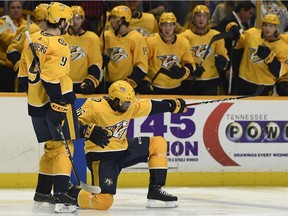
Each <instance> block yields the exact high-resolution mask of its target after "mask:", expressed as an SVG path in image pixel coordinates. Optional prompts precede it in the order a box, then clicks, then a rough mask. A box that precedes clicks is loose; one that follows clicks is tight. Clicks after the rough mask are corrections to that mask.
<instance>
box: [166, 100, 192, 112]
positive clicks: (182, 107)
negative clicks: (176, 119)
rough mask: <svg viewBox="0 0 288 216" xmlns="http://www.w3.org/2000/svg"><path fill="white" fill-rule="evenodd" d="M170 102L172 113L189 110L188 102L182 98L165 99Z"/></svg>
mask: <svg viewBox="0 0 288 216" xmlns="http://www.w3.org/2000/svg"><path fill="white" fill-rule="evenodd" d="M162 101H166V102H168V103H169V104H170V112H171V113H185V112H187V107H186V102H185V101H184V100H183V99H181V98H176V99H165V100H162Z"/></svg>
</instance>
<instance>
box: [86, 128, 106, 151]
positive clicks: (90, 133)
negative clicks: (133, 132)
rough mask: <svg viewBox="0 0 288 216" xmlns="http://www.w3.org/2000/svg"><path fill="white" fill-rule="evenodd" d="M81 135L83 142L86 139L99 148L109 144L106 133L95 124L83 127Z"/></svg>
mask: <svg viewBox="0 0 288 216" xmlns="http://www.w3.org/2000/svg"><path fill="white" fill-rule="evenodd" d="M83 135H84V139H85V140H87V139H88V140H90V141H91V142H92V143H94V144H95V145H97V146H100V147H101V148H105V146H107V145H108V144H109V142H110V141H109V137H108V132H107V131H106V130H104V129H102V128H101V127H98V126H96V125H95V124H89V125H85V126H84V130H83Z"/></svg>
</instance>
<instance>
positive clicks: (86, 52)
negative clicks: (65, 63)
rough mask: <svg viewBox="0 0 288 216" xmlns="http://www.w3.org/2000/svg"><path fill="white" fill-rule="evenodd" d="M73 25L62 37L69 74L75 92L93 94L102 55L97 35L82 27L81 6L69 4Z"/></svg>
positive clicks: (101, 75) (100, 69)
mask: <svg viewBox="0 0 288 216" xmlns="http://www.w3.org/2000/svg"><path fill="white" fill-rule="evenodd" d="M71 9H72V11H73V25H72V26H71V27H69V29H68V31H67V33H66V34H65V35H63V38H64V39H65V40H66V42H67V43H68V44H69V47H70V52H71V69H70V73H69V76H70V77H71V79H72V81H73V89H74V92H75V93H82V94H93V93H97V92H96V88H97V87H98V86H99V83H100V82H101V81H102V78H103V72H102V56H101V51H100V42H99V38H98V36H97V35H96V34H95V33H94V32H91V31H86V30H84V29H83V28H82V24H83V23H84V21H85V12H84V10H83V8H82V7H81V6H78V5H73V6H71Z"/></svg>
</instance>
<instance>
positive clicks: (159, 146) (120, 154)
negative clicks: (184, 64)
mask: <svg viewBox="0 0 288 216" xmlns="http://www.w3.org/2000/svg"><path fill="white" fill-rule="evenodd" d="M186 110H187V108H186V103H185V101H184V100H183V99H180V98H179V99H166V100H162V101H153V100H150V99H141V100H136V99H135V92H134V89H133V88H132V86H131V85H130V84H128V83H127V82H125V81H123V80H119V81H116V82H114V83H113V84H112V85H111V86H110V87H109V95H108V97H107V96H102V97H94V98H90V99H88V100H87V101H86V102H85V103H84V104H83V105H82V107H81V108H79V109H78V110H77V113H78V116H79V118H78V119H79V122H80V124H83V125H85V124H86V125H87V124H90V125H89V129H88V130H87V131H86V134H87V136H86V137H89V136H90V135H89V134H90V131H91V130H93V128H94V127H95V126H96V125H97V126H98V127H101V128H103V129H105V130H107V131H108V133H109V135H110V137H111V138H110V143H109V144H108V145H107V146H106V145H101V144H96V145H95V144H93V143H91V142H90V141H89V140H86V142H85V153H86V161H87V166H88V168H89V169H90V170H91V173H92V174H93V175H92V182H94V184H96V185H99V186H100V187H101V190H102V192H101V193H100V194H91V193H89V192H87V191H84V190H79V189H77V188H75V187H72V188H71V189H70V191H69V194H70V195H71V196H73V197H76V198H77V201H78V205H79V206H80V207H81V208H89V209H97V210H106V209H109V208H110V207H111V205H112V204H113V196H114V195H115V194H116V186H117V179H118V176H119V174H120V172H121V170H122V169H123V168H126V167H130V166H132V165H135V164H138V163H141V162H146V163H147V162H148V167H149V172H150V183H149V189H148V195H147V198H148V203H147V207H160V206H162V207H172V208H173V207H177V206H178V205H177V197H176V196H173V195H171V194H168V193H167V192H165V191H163V190H162V186H164V185H165V181H166V175H167V142H166V140H165V139H164V138H163V137H161V136H155V137H136V138H128V139H127V137H126V134H127V129H128V126H129V122H130V120H131V119H132V118H139V117H143V116H149V115H153V114H156V113H164V112H171V113H183V112H186Z"/></svg>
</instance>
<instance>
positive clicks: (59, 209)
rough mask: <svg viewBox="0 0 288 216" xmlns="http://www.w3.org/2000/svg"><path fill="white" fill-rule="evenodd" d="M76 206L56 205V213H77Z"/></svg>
mask: <svg viewBox="0 0 288 216" xmlns="http://www.w3.org/2000/svg"><path fill="white" fill-rule="evenodd" d="M76 208H77V206H76V205H66V204H64V203H57V204H55V212H56V213H73V212H75V211H76Z"/></svg>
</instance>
